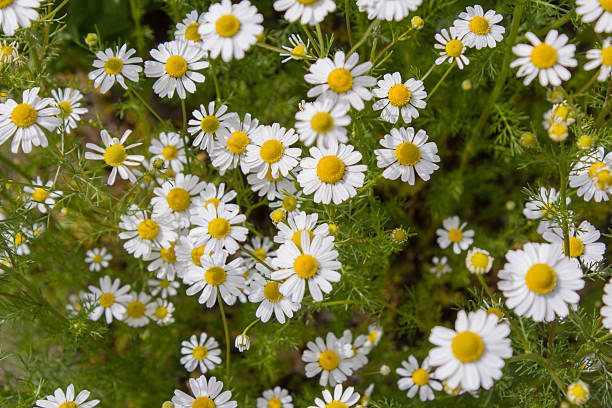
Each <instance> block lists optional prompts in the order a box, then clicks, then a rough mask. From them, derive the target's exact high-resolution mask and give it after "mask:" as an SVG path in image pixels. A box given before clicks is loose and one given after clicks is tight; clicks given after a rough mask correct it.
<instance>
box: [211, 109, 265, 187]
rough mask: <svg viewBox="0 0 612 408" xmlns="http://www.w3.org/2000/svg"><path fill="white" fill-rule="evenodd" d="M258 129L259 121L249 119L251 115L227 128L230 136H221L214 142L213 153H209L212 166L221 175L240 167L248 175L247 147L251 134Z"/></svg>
mask: <svg viewBox="0 0 612 408" xmlns="http://www.w3.org/2000/svg"><path fill="white" fill-rule="evenodd" d="M258 128H259V121H258V120H257V119H255V118H251V114H250V113H247V114H245V115H244V120H242V121H240V120H236V122H235V123H234V124H232V125H230V126H229V128H228V130H229V131H230V135H229V136H227V135H225V136H221V137H220V138H219V139H218V140H216V141H215V143H214V147H213V151H212V152H210V153H209V154H210V157H211V160H212V165H213V166H215V167H216V168H218V169H219V173H220V174H221V175H223V174H225V172H226V170H228V169H234V168H236V167H237V166H238V165H240V170H242V173H244V174H248V173H249V165H248V164H247V160H246V157H247V154H246V151H247V146H248V145H249V143H251V137H253V133H254V132H255V131H256V130H257V129H258Z"/></svg>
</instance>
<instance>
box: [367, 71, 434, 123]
mask: <svg viewBox="0 0 612 408" xmlns="http://www.w3.org/2000/svg"><path fill="white" fill-rule="evenodd" d="M372 93H373V94H374V96H375V97H377V98H379V100H378V101H376V102H375V103H374V105H372V109H373V110H375V111H378V110H381V109H382V112H381V113H380V117H381V118H382V119H383V120H385V121H387V122H389V123H397V121H398V119H399V117H400V114H401V116H402V119H403V121H404V122H405V123H410V122H412V120H413V119H416V118H418V117H419V111H418V109H425V107H426V106H427V102H425V98H426V97H427V92H425V86H424V85H423V81H419V80H416V79H414V78H410V79H408V80H407V81H405V82H402V75H401V74H400V73H399V72H394V73H393V74H385V76H384V77H383V79H381V80H379V81H378V88H375V89H374V90H373V91H372Z"/></svg>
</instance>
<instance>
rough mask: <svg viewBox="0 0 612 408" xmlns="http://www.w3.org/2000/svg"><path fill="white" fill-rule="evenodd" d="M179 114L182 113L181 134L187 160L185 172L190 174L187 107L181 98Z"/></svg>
mask: <svg viewBox="0 0 612 408" xmlns="http://www.w3.org/2000/svg"><path fill="white" fill-rule="evenodd" d="M181 112H182V113H183V130H182V132H181V134H182V136H183V144H184V145H185V158H186V159H187V172H189V173H191V159H190V158H189V145H188V142H189V140H188V139H187V107H186V106H185V99H183V98H181Z"/></svg>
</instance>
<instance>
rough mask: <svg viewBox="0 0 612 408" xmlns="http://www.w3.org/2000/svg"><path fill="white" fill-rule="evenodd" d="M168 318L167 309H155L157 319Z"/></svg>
mask: <svg viewBox="0 0 612 408" xmlns="http://www.w3.org/2000/svg"><path fill="white" fill-rule="evenodd" d="M166 316H168V309H166V307H165V306H159V307H158V308H157V309H155V317H157V318H158V319H159V320H161V319H163V318H165V317H166Z"/></svg>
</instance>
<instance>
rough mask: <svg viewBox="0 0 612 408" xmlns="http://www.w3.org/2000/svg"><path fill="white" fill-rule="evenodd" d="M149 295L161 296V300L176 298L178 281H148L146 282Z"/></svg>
mask: <svg viewBox="0 0 612 408" xmlns="http://www.w3.org/2000/svg"><path fill="white" fill-rule="evenodd" d="M147 285H148V286H149V290H150V291H151V295H153V296H157V295H159V296H161V298H162V299H166V298H167V297H169V296H176V294H177V289H178V287H179V286H180V285H179V283H178V281H175V280H170V279H166V278H164V279H149V280H148V281H147Z"/></svg>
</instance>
